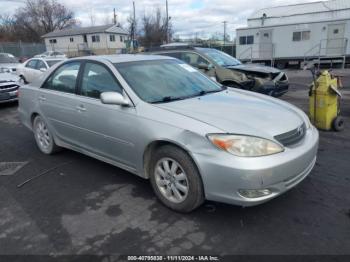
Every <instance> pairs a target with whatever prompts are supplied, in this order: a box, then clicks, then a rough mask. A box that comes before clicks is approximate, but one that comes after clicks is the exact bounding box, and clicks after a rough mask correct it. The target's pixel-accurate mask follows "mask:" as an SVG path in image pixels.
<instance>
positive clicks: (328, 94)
mask: <svg viewBox="0 0 350 262" xmlns="http://www.w3.org/2000/svg"><path fill="white" fill-rule="evenodd" d="M337 85H338V83H337V78H332V76H331V75H330V73H329V72H328V71H324V72H322V74H321V75H320V77H319V78H318V79H317V80H316V86H315V84H313V87H312V89H311V96H310V100H309V103H310V105H309V106H310V110H309V112H310V120H311V122H312V123H313V124H314V125H315V126H316V127H317V128H319V129H323V130H330V129H331V128H332V123H333V121H334V119H335V118H336V117H337V115H338V95H337V93H336V92H335V91H334V89H337ZM315 97H316V103H315Z"/></svg>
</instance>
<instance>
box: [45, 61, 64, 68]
mask: <svg viewBox="0 0 350 262" xmlns="http://www.w3.org/2000/svg"><path fill="white" fill-rule="evenodd" d="M61 61H62V60H46V63H47V64H48V66H49V67H51V66H53V65H54V64H57V63H58V62H61Z"/></svg>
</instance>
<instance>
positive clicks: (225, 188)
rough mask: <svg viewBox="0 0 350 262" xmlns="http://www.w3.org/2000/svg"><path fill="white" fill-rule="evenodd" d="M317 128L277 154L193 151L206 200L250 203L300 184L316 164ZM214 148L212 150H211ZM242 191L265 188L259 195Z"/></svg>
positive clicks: (246, 204) (259, 201) (268, 197)
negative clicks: (201, 152)
mask: <svg viewBox="0 0 350 262" xmlns="http://www.w3.org/2000/svg"><path fill="white" fill-rule="evenodd" d="M318 139H319V135H318V131H317V129H316V128H314V127H311V128H309V129H308V130H307V132H306V135H305V137H304V138H303V140H302V141H300V142H299V143H298V144H296V145H293V146H291V147H286V148H285V151H284V152H282V153H279V154H275V155H270V156H264V157H236V156H234V155H231V154H229V153H227V152H224V151H221V150H219V149H216V150H215V153H214V152H212V153H208V152H207V153H206V154H194V155H193V157H194V160H195V161H196V163H197V165H198V167H199V170H200V173H201V175H202V180H203V185H204V190H205V196H206V199H208V200H213V201H218V202H224V203H229V204H234V205H240V206H253V205H258V204H261V203H264V202H266V201H268V200H270V199H272V198H275V197H277V196H279V195H281V194H283V193H284V192H286V191H288V190H289V189H291V188H293V187H294V186H296V185H297V184H298V183H300V182H301V181H302V180H303V179H304V178H305V177H307V175H308V174H309V173H310V172H311V170H312V168H313V167H314V165H315V163H316V155H317V149H318ZM213 150H214V149H213ZM242 190H243V191H256V190H268V192H269V194H268V195H264V196H260V197H253V198H251V197H246V196H243V195H242V194H241V192H242Z"/></svg>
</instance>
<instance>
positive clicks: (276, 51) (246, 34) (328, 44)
mask: <svg viewBox="0 0 350 262" xmlns="http://www.w3.org/2000/svg"><path fill="white" fill-rule="evenodd" d="M349 39H350V1H349V0H330V1H323V2H312V3H305V4H296V5H288V6H279V7H272V8H265V9H262V10H259V11H257V12H255V13H254V14H253V15H252V16H251V17H249V18H248V26H247V27H245V28H239V29H237V40H236V41H237V43H236V46H237V58H239V59H241V60H243V61H250V62H266V63H267V62H271V63H272V64H275V65H277V66H278V67H282V68H283V67H285V66H286V65H287V64H292V63H294V64H295V63H297V64H299V65H302V64H303V62H307V61H309V60H314V61H315V62H316V63H319V64H320V63H332V64H336V63H339V64H341V65H342V66H345V63H346V62H349V59H350V43H348V42H349Z"/></svg>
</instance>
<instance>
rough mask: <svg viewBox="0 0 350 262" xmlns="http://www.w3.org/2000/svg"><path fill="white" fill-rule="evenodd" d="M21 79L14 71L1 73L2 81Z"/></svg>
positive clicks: (0, 81) (0, 78)
mask: <svg viewBox="0 0 350 262" xmlns="http://www.w3.org/2000/svg"><path fill="white" fill-rule="evenodd" d="M18 80H19V77H18V76H17V75H15V74H13V73H0V83H4V82H8V81H13V82H17V81H18Z"/></svg>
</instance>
